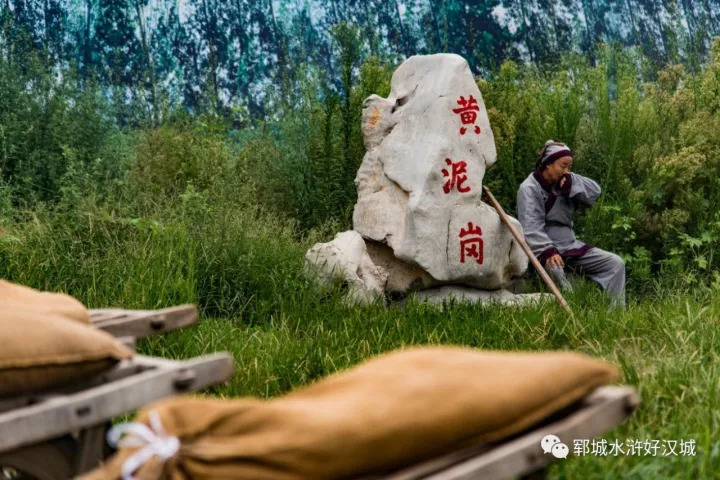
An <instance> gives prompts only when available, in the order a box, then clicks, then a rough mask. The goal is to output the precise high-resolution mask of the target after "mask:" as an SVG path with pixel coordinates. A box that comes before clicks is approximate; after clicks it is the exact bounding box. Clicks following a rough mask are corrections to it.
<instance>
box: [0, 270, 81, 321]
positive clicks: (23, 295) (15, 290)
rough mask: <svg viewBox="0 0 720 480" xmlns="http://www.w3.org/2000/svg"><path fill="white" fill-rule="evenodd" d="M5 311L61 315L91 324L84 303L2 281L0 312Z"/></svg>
mask: <svg viewBox="0 0 720 480" xmlns="http://www.w3.org/2000/svg"><path fill="white" fill-rule="evenodd" d="M5 309H14V310H23V311H27V312H32V311H34V312H37V313H49V314H53V315H61V316H63V317H66V318H69V319H71V320H76V321H78V322H82V323H86V324H88V325H89V324H90V313H89V312H88V311H87V309H86V308H85V307H84V306H83V304H82V303H80V302H79V301H77V300H75V299H74V298H73V297H71V296H69V295H65V294H63V293H52V292H40V291H38V290H35V289H34V288H30V287H25V286H22V285H17V284H14V283H10V282H8V281H7V280H0V310H5Z"/></svg>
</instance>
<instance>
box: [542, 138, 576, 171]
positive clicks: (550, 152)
mask: <svg viewBox="0 0 720 480" xmlns="http://www.w3.org/2000/svg"><path fill="white" fill-rule="evenodd" d="M538 155H539V156H538V159H537V163H536V164H535V166H536V167H537V168H539V169H541V170H542V169H543V168H544V167H546V166H547V165H550V164H551V163H553V162H554V161H555V160H557V159H558V158H562V157H572V156H573V153H572V150H570V147H568V146H567V145H565V144H564V143H562V142H556V141H554V140H548V141H547V142H545V146H544V147H543V148H542V150H540V152H538Z"/></svg>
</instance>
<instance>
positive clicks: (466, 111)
mask: <svg viewBox="0 0 720 480" xmlns="http://www.w3.org/2000/svg"><path fill="white" fill-rule="evenodd" d="M457 103H458V105H460V108H455V109H453V113H457V114H460V121H462V123H463V125H472V126H473V127H474V128H473V130H474V132H475V133H478V134H479V133H480V127H479V126H478V125H475V121H476V120H477V112H479V111H480V107H479V106H478V103H477V100H475V97H473V96H472V95H470V96H469V98H468V99H467V100H466V99H465V97H464V96H460V100H458V101H457ZM465 132H467V128H465V127H460V135H465Z"/></svg>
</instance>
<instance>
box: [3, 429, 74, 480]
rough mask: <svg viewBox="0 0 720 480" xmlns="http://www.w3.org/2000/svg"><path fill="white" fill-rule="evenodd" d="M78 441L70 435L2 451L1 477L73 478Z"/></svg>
mask: <svg viewBox="0 0 720 480" xmlns="http://www.w3.org/2000/svg"><path fill="white" fill-rule="evenodd" d="M73 448H74V440H73V438H72V437H70V436H65V437H61V438H58V439H56V440H51V441H49V442H45V443H40V444H37V445H30V446H28V447H22V448H19V449H17V450H12V451H10V452H3V453H0V480H66V479H68V478H72V477H73V476H74V474H75V472H74V471H73V453H72V452H73Z"/></svg>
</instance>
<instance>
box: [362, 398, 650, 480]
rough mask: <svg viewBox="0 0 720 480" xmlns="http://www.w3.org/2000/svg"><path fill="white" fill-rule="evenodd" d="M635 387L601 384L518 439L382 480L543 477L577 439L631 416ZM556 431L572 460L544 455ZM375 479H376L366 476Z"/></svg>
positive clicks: (635, 402) (599, 432) (635, 400)
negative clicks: (546, 442) (545, 443)
mask: <svg viewBox="0 0 720 480" xmlns="http://www.w3.org/2000/svg"><path fill="white" fill-rule="evenodd" d="M638 402H639V400H638V396H637V393H636V392H635V389H633V388H631V387H624V386H609V387H601V388H598V389H597V390H595V391H594V392H592V393H591V394H590V395H588V396H587V397H585V398H583V399H582V400H581V401H580V402H577V403H576V404H575V405H572V406H571V407H569V408H567V409H565V410H563V411H561V412H558V413H557V414H555V415H553V416H552V417H551V418H549V419H546V420H545V421H544V422H542V423H541V424H538V425H535V426H533V427H532V428H530V429H528V430H527V431H525V432H523V433H521V434H519V435H516V436H514V437H512V438H509V439H506V440H503V441H502V442H498V443H497V444H494V445H491V446H486V447H474V448H473V447H471V448H467V449H465V450H460V451H456V452H453V453H450V454H448V455H444V456H441V457H438V458H435V459H430V460H428V461H426V462H422V463H419V464H417V465H414V466H412V467H409V468H406V469H403V470H401V471H398V472H395V473H393V474H391V475H386V476H382V477H374V478H375V479H378V480H379V479H382V480H420V479H422V480H471V479H482V480H500V479H508V478H518V477H520V478H525V479H542V478H545V476H546V473H547V468H548V467H549V465H550V463H551V462H553V461H558V462H567V461H570V459H571V458H572V451H573V441H574V440H579V439H591V438H595V437H597V436H599V435H602V434H603V433H605V432H607V431H608V430H610V429H612V428H614V427H615V426H617V425H619V424H620V423H622V422H623V421H624V420H625V419H626V418H627V417H629V416H630V415H631V414H632V412H633V411H634V410H635V408H636V407H637V405H638ZM545 435H555V436H557V437H558V438H560V441H561V442H563V443H564V444H566V445H567V446H568V447H569V449H570V456H569V457H568V458H567V459H560V460H558V459H555V458H554V457H553V456H552V455H551V454H549V453H543V450H542V449H541V448H540V441H541V440H542V439H543V437H544V436H545ZM365 480H370V479H365Z"/></svg>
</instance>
